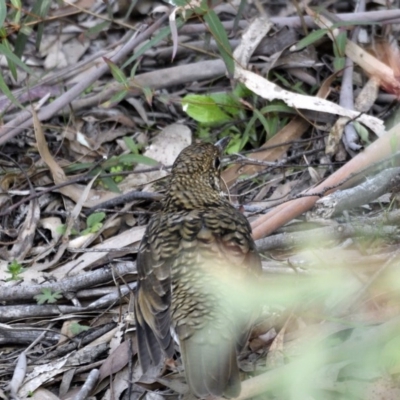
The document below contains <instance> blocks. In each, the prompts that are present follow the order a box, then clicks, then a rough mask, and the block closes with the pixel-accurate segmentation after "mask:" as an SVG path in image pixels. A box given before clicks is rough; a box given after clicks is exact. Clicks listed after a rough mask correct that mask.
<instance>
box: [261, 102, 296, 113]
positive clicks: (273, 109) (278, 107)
mask: <svg viewBox="0 0 400 400" xmlns="http://www.w3.org/2000/svg"><path fill="white" fill-rule="evenodd" d="M260 111H261V113H262V114H267V113H290V114H297V113H296V112H295V110H294V109H293V108H292V107H289V106H287V105H286V104H285V103H274V104H268V105H267V106H265V107H263V108H262V109H261V110H260Z"/></svg>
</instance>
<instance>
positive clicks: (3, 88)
mask: <svg viewBox="0 0 400 400" xmlns="http://www.w3.org/2000/svg"><path fill="white" fill-rule="evenodd" d="M0 1H1V0H0ZM0 92H2V93H4V94H5V95H6V96H7V98H8V100H10V101H11V103H13V104H14V105H15V106H16V107H18V108H21V109H22V110H23V107H22V105H21V104H20V103H19V102H18V100H17V99H16V98H15V97H14V95H13V94H12V92H11V90H10V89H9V88H8V86H7V84H6V81H5V80H4V78H3V75H2V74H1V70H0Z"/></svg>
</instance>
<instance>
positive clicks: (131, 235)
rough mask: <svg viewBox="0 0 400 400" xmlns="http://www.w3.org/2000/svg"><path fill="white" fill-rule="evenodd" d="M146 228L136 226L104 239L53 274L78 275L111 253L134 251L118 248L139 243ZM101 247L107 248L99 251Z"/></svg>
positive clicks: (58, 275)
mask: <svg viewBox="0 0 400 400" xmlns="http://www.w3.org/2000/svg"><path fill="white" fill-rule="evenodd" d="M145 229H146V227H145V226H139V227H134V228H131V229H128V230H127V231H125V232H122V233H121V234H119V235H117V236H114V237H112V238H110V239H107V240H104V241H103V242H102V243H101V244H99V245H96V246H93V248H92V250H94V251H93V252H92V251H88V252H87V253H83V254H82V255H81V256H80V257H78V258H77V259H75V260H71V261H69V262H68V263H66V264H64V265H63V266H60V267H58V268H57V269H56V270H55V271H53V273H52V275H53V276H54V277H55V278H56V279H62V278H65V276H73V275H77V274H79V273H80V272H81V271H82V270H84V269H85V268H87V267H89V266H91V265H93V264H95V265H98V264H99V263H100V262H101V260H102V259H104V258H105V257H107V256H110V254H111V257H115V254H121V253H122V254H126V253H128V252H131V253H132V250H121V251H120V252H118V249H121V248H125V247H127V246H134V245H137V244H138V243H139V241H140V240H141V239H142V237H143V234H144V231H145ZM101 249H105V251H104V252H101V251H99V250H101ZM114 252H115V253H114Z"/></svg>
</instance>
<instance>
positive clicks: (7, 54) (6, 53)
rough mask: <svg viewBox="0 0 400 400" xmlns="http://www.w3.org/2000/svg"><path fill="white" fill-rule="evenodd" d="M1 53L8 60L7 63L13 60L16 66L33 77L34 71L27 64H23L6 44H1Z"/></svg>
mask: <svg viewBox="0 0 400 400" xmlns="http://www.w3.org/2000/svg"><path fill="white" fill-rule="evenodd" d="M0 53H1V54H3V55H4V56H5V57H6V58H7V61H8V60H11V61H12V62H13V63H14V64H16V65H18V67H20V68H22V69H23V70H24V71H25V72H27V73H28V74H30V75H33V72H32V70H31V69H30V68H29V67H28V66H27V65H26V64H25V63H23V62H22V61H21V59H20V58H19V57H17V56H16V55H15V54H14V52H13V51H12V50H11V49H9V48H8V47H7V46H5V45H4V44H0Z"/></svg>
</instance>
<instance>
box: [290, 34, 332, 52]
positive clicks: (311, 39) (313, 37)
mask: <svg viewBox="0 0 400 400" xmlns="http://www.w3.org/2000/svg"><path fill="white" fill-rule="evenodd" d="M327 32H329V30H328V29H317V30H316V31H313V32H311V33H310V34H309V35H307V36H306V37H305V38H303V39H301V40H300V41H299V42H298V43H297V44H296V51H298V50H303V49H305V48H306V47H307V46H310V44H313V43H315V42H316V41H318V40H319V39H321V38H322V37H324V36H325V35H326V34H327Z"/></svg>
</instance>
